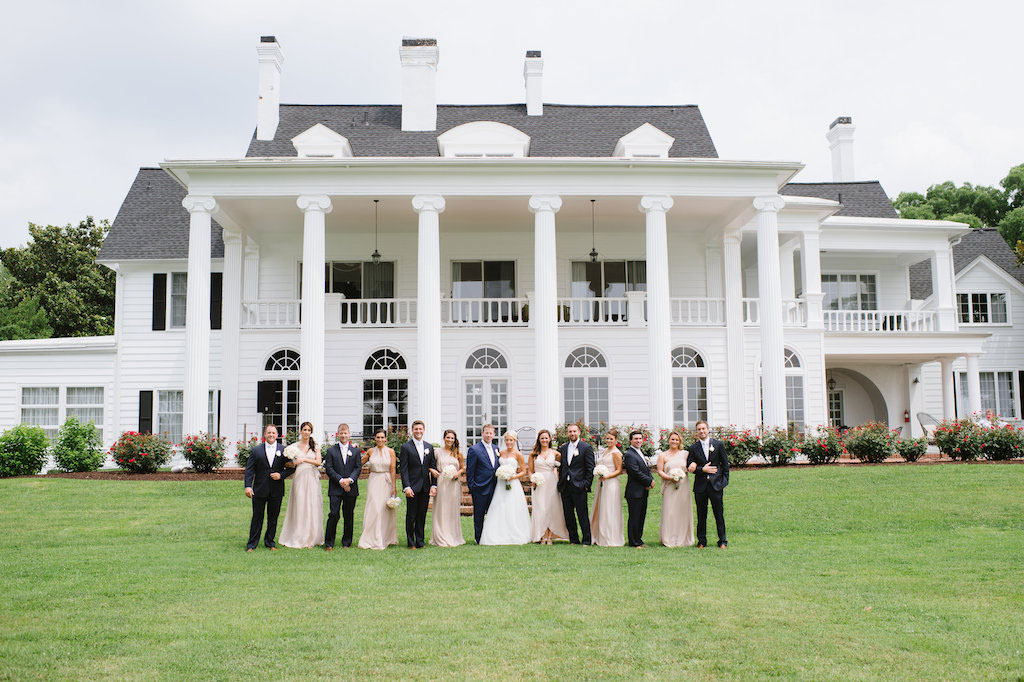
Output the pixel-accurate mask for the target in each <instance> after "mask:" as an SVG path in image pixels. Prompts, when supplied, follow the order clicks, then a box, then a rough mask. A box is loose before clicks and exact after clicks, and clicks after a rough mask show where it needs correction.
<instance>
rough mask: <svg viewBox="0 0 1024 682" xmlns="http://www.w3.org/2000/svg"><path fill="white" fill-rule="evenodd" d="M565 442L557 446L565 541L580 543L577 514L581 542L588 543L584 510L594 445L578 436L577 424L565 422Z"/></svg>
mask: <svg viewBox="0 0 1024 682" xmlns="http://www.w3.org/2000/svg"><path fill="white" fill-rule="evenodd" d="M566 434H567V435H568V436H569V442H568V443H566V444H565V445H563V446H562V447H560V448H558V451H559V452H560V453H562V465H561V466H560V467H559V468H558V492H559V493H560V494H561V496H562V513H563V514H564V515H565V527H566V529H568V531H569V542H570V543H571V544H574V545H578V544H580V537H579V535H578V534H577V532H576V518H577V517H578V518H579V525H580V530H581V531H582V532H583V544H584V545H589V544H590V516H589V515H588V511H587V495H588V494H589V493H590V485H591V484H592V483H593V482H594V448H592V447H590V445H589V444H588V443H584V442H583V441H581V440H580V427H579V426H577V425H576V424H569V426H568V428H567V429H566Z"/></svg>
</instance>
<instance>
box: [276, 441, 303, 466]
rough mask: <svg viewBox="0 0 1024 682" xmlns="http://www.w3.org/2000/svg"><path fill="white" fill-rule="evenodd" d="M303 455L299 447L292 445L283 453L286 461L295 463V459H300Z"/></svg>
mask: <svg viewBox="0 0 1024 682" xmlns="http://www.w3.org/2000/svg"><path fill="white" fill-rule="evenodd" d="M301 454H302V453H301V452H299V448H298V446H297V445H295V444H294V443H292V444H291V445H289V446H288V447H286V448H285V449H284V452H283V453H281V456H282V457H284V458H285V459H290V460H292V461H293V462H294V461H295V458H296V457H299V456H300V455H301Z"/></svg>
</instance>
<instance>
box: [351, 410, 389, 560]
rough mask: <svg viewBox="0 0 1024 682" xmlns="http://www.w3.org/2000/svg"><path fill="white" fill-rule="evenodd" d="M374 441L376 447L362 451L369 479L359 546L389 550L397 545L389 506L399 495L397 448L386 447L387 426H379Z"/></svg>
mask: <svg viewBox="0 0 1024 682" xmlns="http://www.w3.org/2000/svg"><path fill="white" fill-rule="evenodd" d="M373 440H374V442H375V443H376V446H375V447H372V448H368V449H367V450H366V452H364V453H363V465H364V466H365V465H366V463H367V462H369V463H370V478H369V480H368V481H367V482H366V506H365V507H364V508H363V533H362V535H360V536H359V547H361V548H362V549H386V548H387V547H389V546H391V545H397V544H398V524H397V523H396V522H395V510H394V509H389V508H388V505H387V501H388V498H390V497H395V496H396V495H397V494H398V488H397V487H396V485H397V484H396V483H395V481H396V478H395V466H396V463H397V460H396V458H395V451H394V450H392V449H391V448H389V447H388V446H387V442H388V434H387V433H386V432H385V431H384V429H378V430H377V432H376V433H374V434H373Z"/></svg>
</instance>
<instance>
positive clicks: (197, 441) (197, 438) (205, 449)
mask: <svg viewBox="0 0 1024 682" xmlns="http://www.w3.org/2000/svg"><path fill="white" fill-rule="evenodd" d="M181 454H182V456H183V457H184V458H185V459H186V460H187V461H188V463H189V464H191V465H192V468H193V469H195V470H196V472H198V473H200V474H208V473H210V472H211V471H213V470H214V469H219V468H220V467H222V466H224V439H223V438H218V437H217V436H214V435H211V434H208V433H197V434H193V435H189V436H185V441H184V442H183V443H182V444H181Z"/></svg>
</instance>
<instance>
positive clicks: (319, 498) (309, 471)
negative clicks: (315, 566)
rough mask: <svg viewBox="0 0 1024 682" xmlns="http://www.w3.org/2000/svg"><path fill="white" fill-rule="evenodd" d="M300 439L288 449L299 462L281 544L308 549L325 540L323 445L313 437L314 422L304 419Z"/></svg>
mask: <svg viewBox="0 0 1024 682" xmlns="http://www.w3.org/2000/svg"><path fill="white" fill-rule="evenodd" d="M299 433H300V434H301V436H300V438H299V442H297V443H292V444H291V445H289V446H288V447H286V448H285V449H284V456H285V457H287V458H288V459H290V460H291V462H290V463H289V464H287V465H286V466H293V465H294V466H295V474H294V475H293V476H292V491H291V494H290V495H289V497H288V509H287V511H285V513H284V527H283V528H282V529H281V544H282V545H284V546H285V547H294V548H296V549H304V548H307V547H316V546H317V545H322V544H324V493H323V489H322V488H321V487H320V468H319V467H320V462H321V461H322V460H321V459H320V448H318V447H317V446H316V441H314V440H313V425H312V424H310V423H309V422H302V425H301V426H299Z"/></svg>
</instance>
